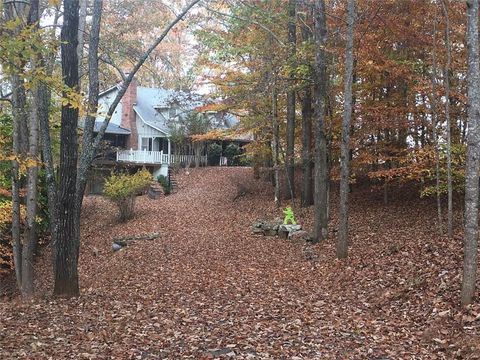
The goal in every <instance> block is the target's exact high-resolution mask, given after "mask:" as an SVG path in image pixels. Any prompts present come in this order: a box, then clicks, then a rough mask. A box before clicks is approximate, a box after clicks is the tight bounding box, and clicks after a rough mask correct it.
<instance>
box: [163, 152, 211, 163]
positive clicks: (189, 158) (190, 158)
mask: <svg viewBox="0 0 480 360" xmlns="http://www.w3.org/2000/svg"><path fill="white" fill-rule="evenodd" d="M164 156H168V157H169V158H170V159H169V162H168V164H182V163H183V164H195V159H196V156H195V155H174V154H172V155H164ZM200 164H203V165H206V164H207V157H206V156H205V155H203V156H200Z"/></svg>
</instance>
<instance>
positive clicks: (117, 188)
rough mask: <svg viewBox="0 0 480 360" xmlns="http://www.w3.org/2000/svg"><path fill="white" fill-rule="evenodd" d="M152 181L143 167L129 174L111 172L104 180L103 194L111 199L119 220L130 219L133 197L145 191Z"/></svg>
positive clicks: (132, 212) (133, 207) (133, 203)
mask: <svg viewBox="0 0 480 360" xmlns="http://www.w3.org/2000/svg"><path fill="white" fill-rule="evenodd" d="M151 181H152V175H151V174H150V173H149V172H148V170H146V169H143V170H141V171H138V172H137V173H135V174H133V175H130V174H126V173H121V174H112V175H111V176H110V177H109V178H108V179H107V181H106V182H105V187H104V195H105V196H106V197H107V198H109V199H110V200H111V201H113V202H114V203H115V204H116V205H117V206H118V210H119V213H120V217H119V219H120V221H121V222H125V221H127V220H128V219H131V218H132V217H133V215H134V211H135V197H136V196H137V195H139V194H141V193H143V192H144V191H145V189H146V188H147V186H148V184H150V182H151Z"/></svg>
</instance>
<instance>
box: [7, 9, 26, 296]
mask: <svg viewBox="0 0 480 360" xmlns="http://www.w3.org/2000/svg"><path fill="white" fill-rule="evenodd" d="M26 16H27V12H26V5H25V4H15V3H9V4H5V19H6V20H7V21H12V20H15V19H17V18H21V19H22V20H23V21H22V24H23V23H24V21H25V20H26ZM20 26H22V25H19V26H18V27H16V28H15V29H13V31H12V36H16V35H18V33H19V31H20ZM20 72H21V69H15V71H14V73H13V74H12V75H11V84H12V116H13V149H12V150H13V155H14V156H15V157H16V159H15V160H13V161H12V250H13V262H14V266H15V277H16V281H17V286H18V288H19V290H20V291H21V292H22V293H23V290H22V285H23V283H22V278H23V273H22V269H23V266H22V260H23V255H22V254H23V246H22V241H21V199H20V188H21V187H22V179H21V176H20V162H21V161H24V160H25V159H26V156H27V152H28V129H27V123H28V111H27V96H26V91H25V86H24V81H23V79H22V78H21V76H20Z"/></svg>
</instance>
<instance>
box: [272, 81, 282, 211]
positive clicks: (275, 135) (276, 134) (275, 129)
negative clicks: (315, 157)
mask: <svg viewBox="0 0 480 360" xmlns="http://www.w3.org/2000/svg"><path fill="white" fill-rule="evenodd" d="M279 140H280V131H279V125H278V96H277V84H276V80H275V79H274V80H273V84H272V158H273V181H274V189H275V190H274V199H275V200H274V201H275V206H276V207H280V202H281V201H280V170H279V165H280V164H279V156H278V154H279V146H278V143H279Z"/></svg>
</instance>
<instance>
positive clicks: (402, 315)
mask: <svg viewBox="0 0 480 360" xmlns="http://www.w3.org/2000/svg"><path fill="white" fill-rule="evenodd" d="M178 181H179V185H180V189H179V191H178V192H177V193H175V194H173V195H171V196H168V197H164V198H161V199H157V200H151V199H148V198H147V197H145V196H144V197H140V198H138V201H137V210H136V217H135V219H133V220H131V221H129V222H127V223H125V224H119V223H118V222H117V220H116V208H115V207H114V206H113V205H112V204H111V203H109V202H108V201H106V200H104V199H103V198H102V197H98V196H91V197H87V198H86V200H85V203H84V213H83V220H82V246H81V256H80V263H79V269H80V277H81V278H80V281H81V288H82V290H81V291H82V295H81V296H80V297H79V298H76V299H59V298H54V297H52V296H51V295H50V294H51V274H50V272H51V271H50V267H51V264H50V255H49V249H48V248H46V249H43V253H42V255H41V256H40V257H39V258H38V264H37V265H36V266H37V269H38V272H39V274H38V279H37V284H36V286H37V294H38V295H37V296H36V297H35V298H34V299H32V300H29V301H22V300H20V299H19V298H13V299H7V298H4V299H1V300H0V358H1V359H45V358H52V359H64V358H65V359H67V358H68V359H73V358H75V359H77V358H79V359H81V358H84V359H149V358H152V359H182V358H191V359H213V358H235V359H456V358H457V359H478V358H480V315H479V314H480V304H479V303H478V302H477V303H476V304H474V305H472V306H470V307H469V308H468V309H466V310H461V309H460V308H459V306H458V304H457V303H458V299H459V288H460V276H461V264H462V233H461V213H460V212H458V213H457V214H456V219H455V220H456V224H458V227H457V229H456V231H455V237H454V239H453V240H448V239H446V238H444V237H439V236H438V235H437V234H436V229H435V216H436V215H435V206H434V204H433V202H432V201H430V200H419V199H418V198H417V196H416V194H410V195H408V194H407V193H405V192H401V191H396V192H394V196H393V197H392V199H391V201H390V203H389V204H388V205H384V204H383V203H382V196H381V194H380V195H379V194H377V193H375V192H371V190H370V188H362V187H360V188H358V189H354V191H353V192H352V204H351V212H352V216H351V226H350V236H351V239H352V241H351V242H352V243H351V248H350V256H349V258H348V259H347V260H345V261H338V260H336V259H335V250H334V246H335V236H336V212H335V208H336V199H335V198H333V199H332V224H331V226H330V229H331V233H330V238H329V239H328V240H327V241H326V242H324V243H322V244H319V245H315V246H312V245H309V244H303V243H292V242H289V241H286V240H282V239H280V238H277V237H262V236H256V235H253V234H251V231H250V226H251V224H252V223H253V222H254V221H255V220H256V219H273V218H275V217H278V216H281V209H280V210H279V209H276V208H275V207H274V206H273V202H272V193H273V190H272V188H271V186H270V185H269V184H268V183H267V182H264V181H261V180H254V179H253V178H252V173H251V169H248V168H205V169H199V170H192V171H191V172H190V174H188V175H187V174H186V173H185V172H183V173H181V174H180V175H179V176H178ZM238 184H242V186H243V187H244V189H247V190H248V191H246V194H245V195H244V196H237V192H238ZM244 189H242V191H243V190H244ZM457 207H458V206H457ZM295 215H296V218H297V220H298V221H299V223H301V224H302V225H304V227H306V228H307V229H309V230H310V229H311V228H312V209H311V208H309V209H296V213H295ZM153 232H159V233H160V237H159V238H158V239H156V240H153V241H137V242H134V243H133V244H131V245H129V246H127V247H126V248H125V249H122V250H120V251H118V252H112V248H111V246H112V239H113V238H115V237H122V236H131V235H138V234H144V233H153Z"/></svg>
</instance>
